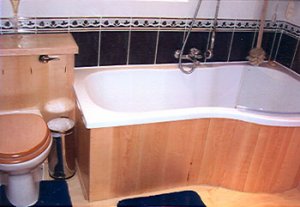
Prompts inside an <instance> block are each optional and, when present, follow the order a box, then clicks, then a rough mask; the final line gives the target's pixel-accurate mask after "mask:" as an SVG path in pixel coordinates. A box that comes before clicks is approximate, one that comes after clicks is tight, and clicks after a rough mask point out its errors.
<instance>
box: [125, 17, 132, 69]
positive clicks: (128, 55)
mask: <svg viewBox="0 0 300 207" xmlns="http://www.w3.org/2000/svg"><path fill="white" fill-rule="evenodd" d="M131 25H132V17H130V26H129V32H128V44H127V57H126V65H129V58H130V45H131V31H132V27H131Z"/></svg>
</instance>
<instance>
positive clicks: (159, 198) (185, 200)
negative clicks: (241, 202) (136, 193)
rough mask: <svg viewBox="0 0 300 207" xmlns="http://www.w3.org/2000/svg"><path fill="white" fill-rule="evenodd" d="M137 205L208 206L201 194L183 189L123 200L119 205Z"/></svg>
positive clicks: (123, 206) (135, 206)
mask: <svg viewBox="0 0 300 207" xmlns="http://www.w3.org/2000/svg"><path fill="white" fill-rule="evenodd" d="M137 206H144V207H146V206H147V207H149V206H153V207H154V206H157V207H158V206H182V207H184V206H187V207H192V206H193V207H206V206H205V204H204V203H203V202H202V200H201V198H200V196H199V195H198V194H197V193H196V192H194V191H181V192H175V193H167V194H161V195H155V196H149V197H139V198H130V199H125V200H121V201H119V203H118V207H137Z"/></svg>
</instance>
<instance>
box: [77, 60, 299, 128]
mask: <svg viewBox="0 0 300 207" xmlns="http://www.w3.org/2000/svg"><path fill="white" fill-rule="evenodd" d="M230 65H232V66H236V65H240V66H249V64H248V62H234V63H208V64H202V65H201V66H200V67H199V68H198V69H199V70H201V68H203V67H204V68H212V67H213V68H215V67H221V66H230ZM260 67H267V68H269V69H275V70H279V71H281V72H283V73H286V74H288V75H292V76H293V77H296V78H297V79H299V80H300V76H299V75H298V74H296V73H295V72H294V71H292V70H290V69H288V68H286V67H284V66H282V65H280V64H278V63H275V64H272V65H270V64H268V63H267V62H266V63H264V64H263V65H261V66H260ZM174 68H177V64H156V65H125V66H101V67H81V68H75V78H74V85H73V88H74V92H75V96H76V103H77V107H78V108H79V110H80V112H81V118H82V120H83V122H84V124H85V126H86V128H88V129H92V128H99V127H117V126H127V125H139V124H147V123H158V122H167V121H180V120H189V119H202V118H227V119H236V120H241V121H245V122H251V123H255V124H261V125H269V126H283V127H297V126H300V114H295V115H294V114H280V113H279V114H277V113H275V114H270V113H264V112H259V111H252V110H246V109H238V108H226V107H192V108H183V109H168V110H156V111H150V112H114V111H111V110H108V109H104V108H101V107H100V106H98V105H97V104H95V103H94V102H93V101H92V100H91V99H90V98H89V95H88V94H87V92H86V91H85V90H80V87H83V85H84V83H83V82H84V81H78V80H83V79H84V78H86V77H87V76H89V75H90V74H92V73H96V72H100V71H109V70H116V69H119V70H127V69H174ZM76 73H77V74H76ZM76 91H77V92H78V91H79V93H80V94H78V93H76ZM78 96H80V97H78ZM79 98H80V99H81V101H79V100H78V99H79ZM86 105H88V107H85V106H86ZM154 114H155V115H154ZM99 117H105V118H104V119H99ZM140 117H143V118H140ZM144 119H146V120H147V121H145V120H144Z"/></svg>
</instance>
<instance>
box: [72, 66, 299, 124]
mask: <svg viewBox="0 0 300 207" xmlns="http://www.w3.org/2000/svg"><path fill="white" fill-rule="evenodd" d="M74 90H75V94H76V97H77V103H78V107H79V108H80V110H81V112H82V115H83V117H82V118H83V121H84V123H85V125H86V127H87V128H99V127H113V126H125V125H133V124H145V123H154V122H165V121H176V120H186V119H198V118H229V119H238V120H242V121H246V122H252V123H257V124H263V125H271V126H300V78H299V77H298V75H296V74H295V73H293V72H291V71H289V70H287V69H284V68H280V67H278V66H276V67H275V68H267V67H253V66H249V65H247V64H225V65H224V64H223V65H214V64H210V65H205V66H204V65H203V66H201V67H200V68H199V69H196V70H195V71H194V72H193V73H192V74H190V75H186V74H183V73H182V72H180V71H179V69H177V65H153V66H149V65H148V66H118V67H116V66H114V67H101V68H100V67H99V68H77V69H76V70H75V81H74Z"/></svg>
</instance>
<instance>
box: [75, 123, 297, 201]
mask: <svg viewBox="0 0 300 207" xmlns="http://www.w3.org/2000/svg"><path fill="white" fill-rule="evenodd" d="M299 135H300V129H299V128H293V127H272V126H262V125H257V124H252V123H247V122H243V121H238V120H230V119H198V120H186V121H174V122H164V123H155V124H144V125H134V126H125V127H112V128H99V129H91V136H90V140H91V143H90V147H91V148H90V171H91V172H90V175H89V180H90V182H89V183H90V199H91V200H101V199H107V198H113V197H120V196H126V195H132V194H138V193H144V192H150V191H154V190H162V189H166V188H172V187H176V186H177V187H178V186H185V185H195V184H196V185H198V184H207V185H214V186H223V187H227V188H230V189H234V190H239V191H245V192H282V191H285V190H288V189H292V188H295V187H297V186H298V185H299V179H300V178H299V176H300V175H299V173H300V159H299V157H300V138H299V137H300V136H299ZM79 168H80V163H79Z"/></svg>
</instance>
